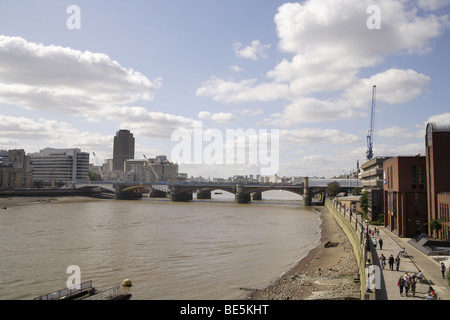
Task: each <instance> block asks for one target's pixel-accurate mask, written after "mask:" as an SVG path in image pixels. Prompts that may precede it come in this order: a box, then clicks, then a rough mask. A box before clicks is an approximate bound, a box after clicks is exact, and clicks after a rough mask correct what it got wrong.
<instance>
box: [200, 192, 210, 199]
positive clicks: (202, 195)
mask: <svg viewBox="0 0 450 320" xmlns="http://www.w3.org/2000/svg"><path fill="white" fill-rule="evenodd" d="M197 199H211V190H198V191H197Z"/></svg>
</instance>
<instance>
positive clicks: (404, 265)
mask: <svg viewBox="0 0 450 320" xmlns="http://www.w3.org/2000/svg"><path fill="white" fill-rule="evenodd" d="M369 228H371V229H374V226H369ZM377 229H378V227H377ZM379 231H380V232H379V235H375V236H373V237H372V240H376V241H377V242H378V240H379V239H380V238H381V239H382V240H383V248H382V249H380V246H379V244H378V245H377V247H376V248H375V249H372V250H375V251H376V255H377V256H378V258H379V257H380V256H381V254H383V255H384V256H385V257H386V267H385V268H384V269H382V281H381V286H382V288H381V290H380V291H381V293H380V295H379V297H377V298H379V299H380V300H425V295H426V293H427V291H428V288H429V286H430V285H431V286H432V287H433V288H434V289H435V290H436V292H437V294H438V296H439V298H440V299H441V300H450V287H449V285H448V284H447V280H446V279H442V274H441V271H440V269H439V268H440V264H439V263H438V262H437V261H435V260H434V259H433V258H431V257H430V256H427V255H426V254H424V253H423V252H421V251H420V250H418V249H417V248H415V247H414V246H412V245H411V244H409V243H408V240H410V238H400V237H398V236H397V235H395V234H394V233H392V232H391V231H389V230H388V229H386V228H384V227H381V228H379ZM402 248H405V250H406V254H404V255H401V256H400V265H399V269H398V271H396V268H395V265H394V268H393V270H390V268H389V264H388V262H387V260H388V259H389V257H390V255H391V254H392V256H393V257H394V258H395V257H396V256H397V254H398V252H399V250H401V249H402ZM374 262H375V264H377V265H378V266H380V267H381V265H380V261H379V260H378V261H377V260H375V261H374ZM419 270H421V271H422V273H423V275H424V281H422V282H419V281H417V284H416V294H415V297H414V298H413V297H412V294H411V291H409V293H408V296H406V294H405V290H403V295H400V288H399V287H398V286H397V283H398V280H399V278H400V276H402V275H405V272H408V275H410V276H412V275H413V274H418V273H419Z"/></svg>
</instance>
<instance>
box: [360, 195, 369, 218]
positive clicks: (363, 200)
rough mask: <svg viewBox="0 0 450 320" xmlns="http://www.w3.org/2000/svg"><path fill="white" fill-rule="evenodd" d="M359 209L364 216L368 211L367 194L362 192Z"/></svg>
mask: <svg viewBox="0 0 450 320" xmlns="http://www.w3.org/2000/svg"><path fill="white" fill-rule="evenodd" d="M361 209H362V210H363V211H364V213H365V214H367V212H368V211H369V193H368V192H367V191H364V192H363V194H362V195H361Z"/></svg>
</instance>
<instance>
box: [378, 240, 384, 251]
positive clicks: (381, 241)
mask: <svg viewBox="0 0 450 320" xmlns="http://www.w3.org/2000/svg"><path fill="white" fill-rule="evenodd" d="M378 244H379V245H380V250H382V249H383V239H381V238H380V239H379V240H378Z"/></svg>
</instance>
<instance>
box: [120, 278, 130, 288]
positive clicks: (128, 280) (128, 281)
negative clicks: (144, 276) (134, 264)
mask: <svg viewBox="0 0 450 320" xmlns="http://www.w3.org/2000/svg"><path fill="white" fill-rule="evenodd" d="M122 286H124V287H131V280H130V279H125V280H123V281H122Z"/></svg>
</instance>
